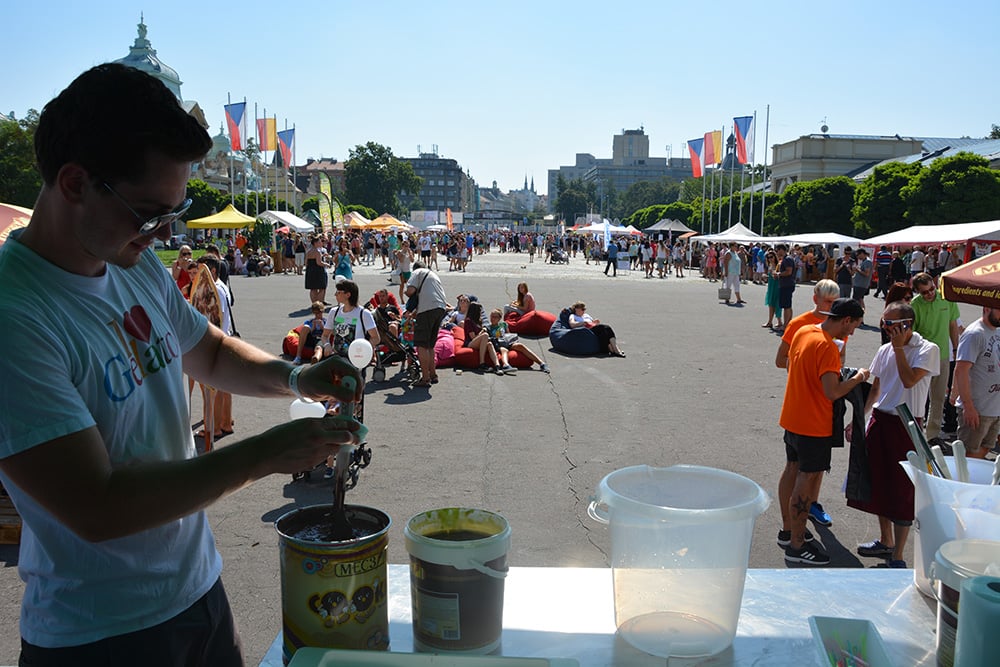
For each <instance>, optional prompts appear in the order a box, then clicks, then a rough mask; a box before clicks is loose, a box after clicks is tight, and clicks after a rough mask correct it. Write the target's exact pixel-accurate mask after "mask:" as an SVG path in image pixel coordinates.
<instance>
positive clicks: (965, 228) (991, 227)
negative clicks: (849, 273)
mask: <svg viewBox="0 0 1000 667" xmlns="http://www.w3.org/2000/svg"><path fill="white" fill-rule="evenodd" d="M969 241H974V242H981V243H982V242H991V241H992V242H1000V220H990V221H987V222H960V223H957V224H954V225H914V226H913V227H907V228H906V229H900V230H898V231H895V232H889V233H888V234H881V235H879V236H873V237H871V238H870V239H867V240H866V241H862V243H863V245H866V246H876V247H877V246H881V245H885V246H890V247H891V246H913V245H940V244H941V243H967V242H969Z"/></svg>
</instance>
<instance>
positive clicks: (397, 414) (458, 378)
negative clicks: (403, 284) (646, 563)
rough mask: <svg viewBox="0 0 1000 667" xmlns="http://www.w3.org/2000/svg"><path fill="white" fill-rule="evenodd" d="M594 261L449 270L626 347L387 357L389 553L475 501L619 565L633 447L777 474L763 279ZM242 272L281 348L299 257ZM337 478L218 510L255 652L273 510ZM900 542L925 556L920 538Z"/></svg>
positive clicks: (865, 524) (380, 493)
mask: <svg viewBox="0 0 1000 667" xmlns="http://www.w3.org/2000/svg"><path fill="white" fill-rule="evenodd" d="M379 264H381V263H379ZM601 268H603V267H600V268H598V267H595V266H593V265H590V266H587V265H586V264H585V263H584V261H583V259H582V258H579V259H575V260H572V261H571V263H570V264H569V265H568V266H552V265H546V264H542V263H541V262H540V261H536V262H534V263H531V264H529V263H528V257H527V255H514V254H498V253H493V254H490V255H486V256H483V257H477V258H475V260H474V261H473V262H471V263H470V264H469V268H468V272H466V273H449V272H448V271H447V269H445V271H443V272H442V273H441V275H442V280H443V281H444V284H445V287H446V290H447V293H448V295H449V297H451V298H453V297H454V296H455V295H457V294H459V293H460V292H470V293H472V294H475V295H477V296H478V297H479V298H480V300H481V301H483V302H484V304H486V305H487V306H491V307H492V306H499V305H501V304H503V303H505V302H507V301H509V300H510V299H511V297H512V296H513V295H514V294H515V291H516V285H517V283H518V282H521V281H522V280H523V281H526V282H528V284H529V285H530V287H531V290H532V292H533V293H534V295H535V298H536V300H537V302H538V307H539V308H540V309H542V310H548V311H552V312H558V311H559V309H560V308H562V307H563V306H565V305H568V304H570V303H572V302H573V301H575V300H577V299H581V300H584V301H586V302H587V304H588V311H589V312H590V313H592V314H593V315H594V316H595V317H598V318H600V319H602V320H604V321H606V322H607V323H609V324H611V325H612V326H613V327H614V329H615V331H616V332H617V334H618V338H619V341H620V344H621V346H622V348H623V349H624V350H625V351H626V352H627V354H628V357H627V358H626V359H617V358H585V359H578V358H569V357H565V356H562V355H559V354H558V353H555V352H554V351H552V350H551V349H550V347H549V343H548V339H547V338H543V339H540V340H533V341H527V342H528V344H529V345H531V346H532V347H533V349H535V350H536V351H538V353H539V354H541V355H542V357H543V358H545V359H546V360H547V361H548V362H549V364H550V366H551V368H552V373H551V375H545V374H544V373H541V372H538V371H522V372H520V373H518V374H517V375H516V376H514V377H497V376H494V375H482V374H479V373H477V372H471V371H466V372H464V373H462V374H460V375H459V374H456V373H454V372H452V371H450V370H448V371H444V372H443V373H441V383H440V384H438V385H436V386H435V387H433V388H432V389H431V390H430V391H426V390H413V389H409V388H407V387H405V386H403V385H401V384H399V383H398V382H395V381H393V376H392V375H391V374H390V378H389V381H387V382H386V383H383V384H380V385H374V384H369V386H368V387H367V389H366V391H367V398H366V421H367V423H368V425H369V426H370V428H371V436H370V444H371V446H372V448H373V450H374V459H373V462H372V464H371V467H369V468H368V469H367V470H365V471H363V472H362V475H361V479H360V482H359V484H358V487H357V488H356V489H355V490H353V491H352V492H350V493H349V495H348V502H350V503H355V504H364V505H369V506H373V507H377V508H380V509H382V510H384V511H385V512H387V513H388V514H389V515H390V516H391V517H392V520H393V525H392V527H391V529H390V547H389V557H390V562H392V563H404V562H406V561H407V556H406V553H405V549H404V547H403V537H402V528H403V525H404V523H405V522H406V520H407V518H409V517H410V516H412V515H413V514H415V513H417V512H420V511H423V510H427V509H431V508H434V507H442V506H454V505H466V506H476V507H484V508H487V509H491V510H494V511H498V512H500V513H502V514H503V515H504V516H505V517H507V519H508V520H509V521H510V523H511V525H512V528H513V546H512V551H511V554H510V558H509V562H510V563H511V564H513V565H527V566H586V567H602V566H606V565H607V553H608V552H609V535H608V531H607V530H606V528H605V527H604V526H602V525H600V524H597V523H595V522H594V521H592V520H591V519H589V518H588V517H587V503H588V498H589V496H590V495H591V494H592V493H593V492H594V489H595V488H596V486H597V484H598V483H599V482H600V480H601V479H602V478H603V477H604V476H605V475H607V474H608V473H610V472H612V471H614V470H616V469H618V468H622V467H625V466H629V465H635V464H641V463H645V464H649V465H653V466H669V465H673V464H676V463H693V464H702V465H707V466H714V467H718V468H723V469H726V470H732V471H735V472H739V473H741V474H743V475H746V476H747V477H749V478H751V479H753V480H755V481H757V482H758V483H760V484H761V485H762V486H763V487H764V489H765V490H766V491H767V492H768V493H769V494H771V495H772V496H773V495H775V494H776V493H777V480H778V475H779V473H780V471H781V468H782V466H783V461H784V454H783V446H782V445H781V440H780V438H781V430H780V429H779V427H778V425H777V415H778V412H779V409H780V406H781V400H782V396H783V392H784V373H783V372H782V371H779V370H778V369H776V368H775V367H774V363H773V359H774V352H775V349H776V347H777V344H778V338H777V336H775V335H774V334H772V333H770V332H769V331H768V330H766V329H762V328H761V327H760V324H761V323H762V322H764V320H765V319H766V313H765V309H764V307H763V306H762V305H760V304H762V303H763V297H764V288H763V287H759V286H756V285H747V286H745V287H744V288H743V290H744V291H743V297H744V298H745V299H747V300H748V301H749V302H750V305H748V306H745V307H735V306H728V307H727V306H725V305H723V304H721V303H720V302H719V301H718V300H717V299H716V288H717V287H718V285H717V284H715V283H712V284H709V283H707V282H705V281H704V280H702V279H700V278H698V277H687V278H684V279H677V278H674V277H671V278H669V279H666V280H659V279H652V280H649V279H644V278H643V277H642V274H641V272H638V273H637V272H633V273H631V274H629V275H626V274H624V273H619V275H618V277H617V278H615V279H612V278H606V277H605V276H604V275H603V274H601V272H600V269H601ZM387 276H388V272H387V271H382V270H381V269H376V268H371V267H361V268H360V269H358V271H357V275H356V279H357V280H358V281H359V283H360V285H361V292H362V294H363V295H370V294H371V293H372V292H373V291H374V290H375V289H376V288H378V287H380V286H382V285H385V284H387V283H386V278H387ZM233 288H234V292H235V294H236V299H237V302H236V309H235V315H236V322H237V325H238V328H239V330H240V332H241V333H242V334H243V336H244V338H245V339H247V340H249V341H251V342H253V343H255V344H257V345H259V346H261V347H263V348H265V349H267V350H271V351H275V352H278V351H280V341H281V339H282V337H283V336H284V334H285V332H287V330H288V329H289V328H291V327H292V326H295V325H297V324H299V323H300V322H301V321H302V320H303V319H304V318H305V317H306V315H307V314H308V311H307V306H308V303H307V302H308V299H307V292H306V291H305V290H304V289H303V287H302V278H301V277H297V276H281V275H278V276H272V277H270V278H254V279H247V278H242V277H236V278H234V279H233ZM811 295H812V288H811V286H802V287H800V288H799V289H797V290H796V292H795V303H794V306H795V312H796V313H799V312H802V311H804V310H806V309H808V308H810V307H811V306H812V302H811ZM871 303H872V304H874V301H873V300H871ZM876 310H877V309H876ZM962 314H963V319H964V320H965V322H970V321H972V319H973V318H975V317H976V309H975V308H973V307H968V306H962ZM877 319H878V317H877V315H875V314H873V315H871V316H869V318H868V320H869V322H870V323H875V322H877ZM878 344H879V335H878V332H877V331H876V330H875V329H874V328H871V329H864V330H859V331H858V333H857V334H856V335H855V336H854V337H853V338H852V339H851V343H850V345H849V346H848V364H849V365H853V366H859V365H867V364H868V363H869V362H870V360H871V358H872V355H873V353H874V351H875V350H876V349H877V347H878ZM288 403H289V402H288V401H284V400H256V399H254V400H252V399H243V398H240V397H237V398H236V400H235V404H234V405H235V410H234V411H235V415H236V419H237V424H236V435H235V436H230V438H229V439H224V440H222V441H221V442H220V446H225V445H226V444H229V443H231V442H234V441H235V440H236V439H238V438H239V437H240V436H241V435H246V434H252V433H257V432H259V431H262V430H264V429H266V428H268V427H269V426H271V425H273V424H276V423H278V422H281V421H282V420H285V419H288ZM846 461H847V449H843V450H838V451H836V452H835V453H834V463H833V471H832V473H831V474H830V475H829V476H828V478H827V479H826V480H825V481H824V484H823V489H822V494H821V501H822V502H823V503H824V504H825V506H826V508H827V510H829V512H830V513H831V514H832V515H833V519H834V523H833V526H832V527H831V528H829V529H819V530H816V529H815V528H813V531H814V532H815V533H817V535H818V536H819V537H820V538H821V539H822V541H823V543H824V544H825V545H826V547H827V549H828V550H829V551H830V553H831V555H832V556H833V566H835V567H870V566H872V565H874V564H875V563H876V561H873V560H871V559H860V558H858V557H857V556H855V554H854V548H855V546H856V544H858V543H860V542H865V541H869V540H872V539H874V538H876V537H877V536H878V524H877V521H876V520H875V518H874V517H871V516H868V515H865V514H862V513H860V512H857V511H855V510H851V509H849V508H847V507H846V506H845V504H844V500H843V495H842V494H841V493H840V487H841V484H842V482H843V479H844V473H845V470H846ZM178 493H183V489H178ZM330 494H331V487H330V485H329V483H325V482H322V481H321V480H317V479H314V480H312V481H311V482H297V483H291V479H290V478H287V477H278V476H275V477H271V478H269V479H265V480H262V481H260V482H258V483H257V484H254V485H253V486H251V487H249V488H247V489H244V490H243V491H241V492H239V493H236V494H234V495H233V496H231V497H229V498H227V499H225V500H224V501H222V502H220V503H218V504H216V505H215V506H214V507H212V508H211V510H210V511H209V515H210V517H211V520H212V525H213V528H214V530H215V535H216V538H217V541H218V545H219V549H220V551H221V552H222V555H223V557H224V559H225V568H224V575H223V576H224V580H225V584H226V588H227V589H228V591H229V595H230V598H231V600H232V603H233V607H234V610H235V614H236V618H237V621H238V624H239V627H240V630H241V632H242V635H243V639H244V645H245V648H246V657H247V664H253V665H256V664H257V662H258V661H259V660H260V658H261V657H262V656H263V654H264V652H265V651H266V649H267V646H268V645H269V644H270V643H271V641H272V640H273V639H274V637H275V635H276V634H277V633H278V631H279V628H280V584H279V580H278V560H277V556H278V553H277V538H276V536H275V532H274V529H273V527H272V522H273V521H274V520H275V519H276V518H277V517H278V516H280V515H281V514H282V513H284V512H285V511H288V510H289V509H292V508H294V507H296V506H300V505H307V504H314V503H320V502H328V501H329V499H330ZM779 522H780V515H779V512H778V508H777V507H776V506H775V504H773V503H772V505H771V507H770V508H769V509H768V510H767V512H765V513H764V515H763V516H761V517H760V519H759V520H758V521H757V525H756V530H755V532H754V542H753V546H752V551H751V555H750V566H751V567H774V568H783V567H785V564H784V561H783V559H782V555H783V554H782V551H781V550H780V549H779V548H778V547H777V546H776V545H775V543H774V537H775V531H776V530H777V529H778V527H779ZM911 551H912V550H911ZM907 561H908V562H910V563H911V564H912V555H911V553H908V554H907ZM0 562H2V563H3V565H5V566H6V567H4V568H3V569H2V570H0V623H2V627H6V628H7V631H6V632H4V633H2V635H0V664H16V661H17V654H18V633H17V617H18V608H19V604H20V598H21V593H22V590H23V586H22V584H21V582H20V580H19V579H18V577H17V572H16V563H17V551H16V548H13V547H0Z"/></svg>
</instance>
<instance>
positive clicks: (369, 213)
mask: <svg viewBox="0 0 1000 667" xmlns="http://www.w3.org/2000/svg"><path fill="white" fill-rule="evenodd" d="M351 211H357V212H358V213H360V214H361V215H363V216H365V217H366V218H368V219H369V220H374V219H375V218H377V217H378V216H379V215H380V214H379V213H378V211H376V210H375V209H373V208H368V207H367V206H362V205H361V204H348V205H347V206H345V207H344V213H350V212H351Z"/></svg>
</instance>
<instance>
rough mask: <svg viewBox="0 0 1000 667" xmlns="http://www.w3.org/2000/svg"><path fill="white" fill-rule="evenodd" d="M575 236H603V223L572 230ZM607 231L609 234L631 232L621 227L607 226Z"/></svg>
mask: <svg viewBox="0 0 1000 667" xmlns="http://www.w3.org/2000/svg"><path fill="white" fill-rule="evenodd" d="M574 231H576V233H577V234H603V233H604V223H603V222H595V223H594V224H592V225H587V226H586V227H581V228H580V229H577V230H574ZM608 231H609V232H611V234H631V232H630V231H629V230H628V229H627V228H625V227H622V226H621V225H612V224H609V225H608Z"/></svg>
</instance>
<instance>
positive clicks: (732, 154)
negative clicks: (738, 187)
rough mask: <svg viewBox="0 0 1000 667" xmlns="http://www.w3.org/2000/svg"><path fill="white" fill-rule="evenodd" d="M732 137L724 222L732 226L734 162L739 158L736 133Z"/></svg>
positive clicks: (727, 145)
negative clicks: (727, 212) (726, 210)
mask: <svg viewBox="0 0 1000 667" xmlns="http://www.w3.org/2000/svg"><path fill="white" fill-rule="evenodd" d="M732 137H733V152H732V153H731V154H730V156H729V157H730V158H731V159H730V161H729V218H728V220H727V221H726V224H727V225H729V226H730V227H732V226H733V183H734V182H735V181H736V163H737V162H739V160H737V159H736V133H735V132H734V133H733V134H732ZM726 148H729V142H728V141H726Z"/></svg>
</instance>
